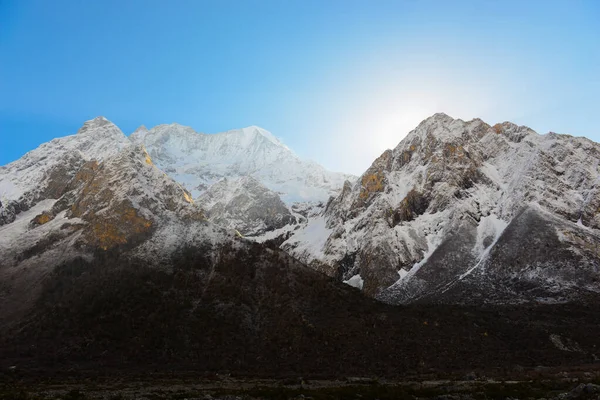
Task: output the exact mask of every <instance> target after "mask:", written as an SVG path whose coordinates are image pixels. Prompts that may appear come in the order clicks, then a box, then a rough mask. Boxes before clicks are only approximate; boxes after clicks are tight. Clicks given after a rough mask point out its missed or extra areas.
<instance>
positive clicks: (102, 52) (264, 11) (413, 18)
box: [0, 0, 600, 174]
mask: <svg viewBox="0 0 600 400" xmlns="http://www.w3.org/2000/svg"><path fill="white" fill-rule="evenodd" d="M598 65H600V2H598V1H595V0H592V1H577V0H568V1H563V2H561V1H546V0H544V1H533V0H532V1H473V2H468V1H446V0H443V1H401V0H394V1H384V0H377V1H350V0H340V1H334V0H326V1H323V0H319V1H307V0H302V1H295V0H294V1H253V0H250V1H242V0H237V1H223V0H219V1H208V0H206V1H199V0H193V1H183V0H179V1H175V2H168V1H148V0H143V1H122V0H119V1H108V0H105V1H97V2H93V1H64V0H57V1H45V0H43V1H25V0H18V1H11V0H2V1H0V140H1V143H0V165H4V164H6V163H8V162H10V161H13V160H15V159H17V158H19V157H20V156H21V155H23V154H24V153H25V152H27V151H29V150H31V149H33V148H35V147H36V146H38V145H39V144H41V143H43V142H46V141H48V140H51V139H52V138H54V137H59V136H64V135H67V134H72V133H75V132H76V131H77V129H78V128H79V127H80V126H81V124H82V123H83V122H84V121H85V120H88V119H91V118H93V117H95V116H98V115H103V116H105V117H107V118H108V119H110V120H111V121H113V122H114V123H116V124H117V125H118V126H119V127H120V128H121V129H122V130H123V131H124V132H125V133H126V134H129V133H131V132H132V131H133V130H135V128H137V126H139V125H141V124H144V125H146V126H147V127H151V126H154V125H157V124H162V123H171V122H178V123H180V124H183V125H188V126H191V127H192V128H194V129H195V130H196V131H199V132H206V133H216V132H221V131H226V130H230V129H234V128H241V127H246V126H250V125H258V126H261V127H263V128H265V129H267V130H269V131H271V132H272V133H273V134H274V135H275V136H277V137H279V138H280V139H281V140H282V141H283V142H284V143H285V144H287V145H288V146H289V147H290V148H292V149H293V150H294V151H295V152H296V153H297V154H298V155H300V156H301V157H303V158H307V159H312V160H314V161H317V162H319V163H321V164H322V165H324V166H325V167H327V168H329V169H331V170H335V171H342V172H348V173H354V174H360V173H361V172H363V171H364V170H365V169H366V168H367V167H368V166H369V165H370V163H371V162H372V161H373V159H374V158H375V157H377V156H378V155H380V154H381V153H382V152H383V151H384V150H385V149H386V148H392V147H394V146H396V145H397V143H398V142H399V141H400V140H401V139H402V138H403V137H404V136H405V135H406V134H407V133H408V131H409V130H411V129H412V128H414V127H415V126H416V125H417V124H418V123H419V122H420V121H421V120H422V119H424V118H426V117H427V116H429V115H431V114H433V113H435V112H445V113H447V114H449V115H451V116H452V117H455V118H461V119H465V120H467V119H472V118H475V117H479V118H482V119H484V120H485V121H486V122H489V123H492V124H493V123H496V122H501V121H506V120H510V121H513V122H515V123H518V124H523V125H527V126H530V127H531V128H533V129H534V130H536V131H538V132H539V133H546V132H548V131H554V132H559V133H568V134H572V135H576V136H587V137H589V138H591V139H593V140H595V141H599V140H600V128H599V124H598V122H597V120H598V117H597V115H598V110H600V96H598V93H600V76H599V75H600V74H599V72H600V69H599V67H598Z"/></svg>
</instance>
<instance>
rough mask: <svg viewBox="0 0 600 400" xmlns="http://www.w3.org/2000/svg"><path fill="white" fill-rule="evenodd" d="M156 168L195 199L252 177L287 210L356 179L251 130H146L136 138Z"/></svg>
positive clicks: (171, 127) (165, 127) (324, 196)
mask: <svg viewBox="0 0 600 400" xmlns="http://www.w3.org/2000/svg"><path fill="white" fill-rule="evenodd" d="M131 140H132V141H133V142H134V143H140V144H143V145H144V146H145V147H146V149H147V150H148V153H149V154H150V156H151V157H152V159H153V160H154V162H155V163H156V165H157V166H158V167H159V168H161V169H162V170H164V171H165V172H166V173H167V174H168V175H169V176H171V177H172V178H174V179H175V180H176V181H178V182H180V183H181V184H182V185H184V186H185V187H186V188H187V189H188V190H189V191H190V192H191V193H192V195H193V197H194V198H196V197H198V196H199V195H201V194H202V193H203V192H204V191H205V190H206V189H208V188H209V187H210V186H211V185H212V184H214V183H216V182H218V181H219V180H221V179H222V178H228V179H231V178H233V179H238V178H241V177H245V176H249V177H252V178H254V179H256V180H257V181H259V182H260V183H261V184H262V185H264V186H265V187H267V188H268V189H270V190H272V191H274V192H275V193H277V194H278V195H280V196H281V198H282V200H283V201H284V202H285V203H286V204H292V203H293V202H304V201H326V200H327V199H328V198H329V196H331V195H335V194H337V191H338V190H339V189H340V188H341V187H342V184H343V183H344V181H345V180H346V179H353V178H354V177H353V176H352V175H347V174H341V173H335V172H330V171H327V170H326V169H324V168H323V167H321V166H320V165H318V164H316V163H313V162H308V161H303V160H301V159H300V158H298V156H296V155H295V154H294V153H293V152H292V151H291V150H290V149H289V148H288V147H287V146H285V145H284V144H283V143H281V141H279V140H278V139H277V138H276V137H275V136H273V135H272V134H271V133H270V132H268V131H266V130H264V129H262V128H259V127H257V126H251V127H248V128H243V129H237V130H232V131H228V132H223V133H218V134H211V135H207V134H202V133H197V132H195V131H194V130H193V129H192V128H189V127H186V126H181V125H178V124H170V125H159V126H156V127H154V128H152V129H150V130H149V131H148V130H147V129H146V128H145V127H140V128H139V129H138V130H136V132H134V133H133V134H132V135H131Z"/></svg>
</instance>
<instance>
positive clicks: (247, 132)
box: [241, 125, 291, 151]
mask: <svg viewBox="0 0 600 400" xmlns="http://www.w3.org/2000/svg"><path fill="white" fill-rule="evenodd" d="M241 131H242V132H243V134H244V136H246V137H247V138H248V139H249V140H252V139H254V138H255V137H256V136H261V137H264V138H266V139H267V140H269V141H270V142H271V143H273V144H274V145H276V146H281V147H283V148H285V149H287V150H290V149H289V148H288V147H287V146H286V145H284V144H283V143H282V142H281V140H279V139H278V138H276V137H275V136H274V135H273V134H272V133H271V132H269V131H268V130H266V129H263V128H261V127H259V126H255V125H252V126H249V127H247V128H242V129H241ZM290 151H291V150H290Z"/></svg>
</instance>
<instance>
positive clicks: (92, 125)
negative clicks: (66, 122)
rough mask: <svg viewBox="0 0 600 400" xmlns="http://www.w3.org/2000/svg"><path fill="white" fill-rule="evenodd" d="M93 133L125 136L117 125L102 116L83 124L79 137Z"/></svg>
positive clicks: (78, 132)
mask: <svg viewBox="0 0 600 400" xmlns="http://www.w3.org/2000/svg"><path fill="white" fill-rule="evenodd" d="M92 133H93V134H103V133H110V134H115V133H120V134H121V135H122V134H123V132H121V130H120V129H119V128H118V127H117V126H116V125H115V124H113V123H112V122H111V121H109V120H108V119H106V118H105V117H102V116H99V117H96V118H94V119H90V120H88V121H85V122H84V123H83V126H82V127H81V128H79V130H78V131H77V134H78V135H85V134H92Z"/></svg>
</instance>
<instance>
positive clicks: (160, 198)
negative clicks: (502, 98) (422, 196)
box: [0, 119, 600, 377]
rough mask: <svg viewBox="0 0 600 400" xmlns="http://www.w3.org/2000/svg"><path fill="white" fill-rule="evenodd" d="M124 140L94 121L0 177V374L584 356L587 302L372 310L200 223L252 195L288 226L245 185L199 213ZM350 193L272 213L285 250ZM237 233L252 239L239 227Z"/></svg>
mask: <svg viewBox="0 0 600 400" xmlns="http://www.w3.org/2000/svg"><path fill="white" fill-rule="evenodd" d="M127 140H128V139H127V138H125V137H124V136H123V135H122V133H120V131H118V129H117V128H116V127H114V125H112V124H110V123H108V122H107V121H106V120H104V119H95V120H93V121H89V122H87V123H86V125H84V128H82V129H81V130H80V131H79V133H78V134H77V135H75V136H73V137H68V138H63V139H60V140H58V141H53V142H51V143H50V144H46V145H43V146H41V147H40V148H38V149H36V150H34V151H33V152H30V153H28V155H26V156H24V158H23V159H20V160H17V161H16V162H14V163H12V164H9V165H8V166H6V167H5V168H4V169H3V170H2V182H3V185H9V184H7V183H6V182H10V184H12V185H13V186H11V187H12V188H13V189H14V190H13V191H12V192H10V194H8V193H7V194H6V197H7V198H10V199H16V200H9V201H7V202H6V204H9V205H14V204H18V205H19V206H21V205H23V204H24V205H25V206H26V207H22V208H20V209H19V210H17V211H18V212H16V213H15V214H14V215H13V218H12V220H8V219H7V220H5V222H4V224H3V225H2V226H0V354H2V357H1V358H0V371H4V370H9V368H10V370H11V371H12V370H14V369H15V368H17V369H18V370H19V371H23V372H24V373H26V374H31V375H30V376H35V377H40V376H41V377H44V376H48V375H47V374H51V376H54V377H56V376H61V375H62V376H65V374H66V375H70V374H82V375H81V376H84V375H89V374H91V375H94V374H101V375H107V376H115V377H116V376H119V377H123V376H127V374H132V375H135V374H136V373H137V374H148V373H152V372H158V373H173V372H193V373H197V372H202V373H205V372H213V373H214V372H226V371H229V372H233V373H236V374H241V375H243V376H261V375H262V376H278V377H282V376H283V377H285V376H299V375H300V376H306V374H310V376H318V377H340V376H356V375H358V376H373V375H378V376H390V377H398V376H404V377H407V376H414V374H415V373H417V374H438V373H440V374H448V373H456V371H465V370H467V371H472V370H480V371H486V372H488V371H491V372H493V371H496V372H497V371H499V370H500V371H501V370H507V369H508V370H510V369H512V368H513V367H515V366H517V365H518V366H525V367H531V368H533V367H535V366H537V365H548V366H566V365H581V364H584V363H590V362H593V361H594V360H596V359H597V356H596V353H597V347H598V345H599V344H600V343H598V338H597V335H590V334H589V332H592V331H593V330H594V329H595V328H596V327H597V326H598V324H599V323H600V321H599V319H598V313H597V311H596V310H597V303H596V302H595V301H596V300H595V299H593V298H592V299H590V300H589V301H587V302H585V301H580V302H579V303H577V304H566V305H518V306H510V307H507V306H504V307H491V306H488V307H479V308H475V307H458V306H455V305H434V306H431V305H419V304H417V305H411V306H390V305H386V304H382V303H381V302H378V301H376V300H374V299H371V298H368V297H366V296H364V295H363V294H362V293H361V292H360V291H359V290H357V289H355V288H352V287H350V286H348V285H345V284H343V283H342V282H339V281H337V280H335V279H331V278H330V277H328V276H327V275H325V274H322V273H320V272H318V271H315V270H314V269H312V268H309V267H308V266H306V265H304V264H303V263H302V262H300V261H298V260H297V259H295V258H294V257H291V256H290V255H289V254H286V253H285V252H284V251H282V250H280V249H277V248H273V247H276V246H268V245H263V244H260V243H256V242H252V241H249V240H246V239H244V238H242V237H240V236H239V235H237V234H235V233H234V232H232V230H231V229H225V228H222V227H220V226H218V225H216V224H214V223H213V222H211V221H210V218H216V216H218V215H220V214H219V213H221V212H222V213H228V212H231V213H234V215H233V218H239V215H235V212H236V207H235V205H236V204H237V203H236V202H242V203H243V202H245V199H246V198H245V197H243V196H246V195H247V194H248V193H250V194H251V196H256V197H252V198H250V199H249V203H248V204H249V205H250V208H248V213H250V212H252V205H253V204H256V202H257V201H259V200H260V199H267V200H268V204H269V207H271V206H272V207H273V210H274V213H273V214H269V215H268V217H272V216H273V215H277V214H278V213H279V214H280V215H282V216H284V217H285V216H288V217H289V215H287V214H285V212H284V211H283V208H282V204H283V203H282V202H281V201H280V200H279V202H278V201H277V197H274V194H273V193H272V192H271V191H269V189H265V188H264V187H263V186H261V184H259V183H258V182H257V181H256V180H254V179H253V178H241V179H239V180H231V181H230V179H229V178H228V179H227V180H226V181H225V180H222V181H220V182H219V183H218V184H217V185H218V186H216V187H214V188H213V189H212V190H211V189H209V190H208V191H207V192H206V193H205V194H206V198H205V199H204V200H205V203H204V204H205V205H206V206H205V205H204V204H203V203H202V202H201V201H200V200H201V199H202V197H201V198H200V199H196V200H194V199H193V198H192V195H191V193H190V192H189V191H187V190H186V189H185V188H184V187H183V186H182V185H181V184H180V183H178V182H176V181H175V180H174V179H173V178H171V177H170V176H168V175H167V174H166V173H164V172H163V171H162V170H161V169H160V168H159V167H158V166H157V165H156V162H155V160H154V159H153V157H152V155H151V154H150V153H149V152H148V151H147V150H146V148H145V147H144V146H143V145H142V144H140V143H134V142H128V141H127ZM42 150H43V151H42ZM51 150H52V151H51ZM69 155H71V156H72V157H70V158H69ZM416 158H417V156H415V159H416ZM36 167H39V168H40V171H37V170H36ZM59 167H60V168H62V170H61V171H62V172H61V173H59V172H57V171H58V170H57V168H59ZM59 178H60V179H59ZM369 179H370V178H366V179H365V178H364V176H363V181H365V182H371V181H370V180H369ZM363 181H361V184H362V182H363ZM57 182H59V183H60V184H57ZM384 186H385V185H384ZM475 186H476V185H473V186H472V187H475ZM4 187H5V186H4ZM368 187H369V190H370V192H369V193H370V194H373V193H385V191H383V190H382V191H378V188H379V185H375V186H373V185H371V186H368ZM220 188H223V191H221V190H220ZM238 189H240V190H238ZM241 189H243V190H241ZM354 190H355V189H353V188H352V185H351V184H350V183H349V182H347V183H346V184H345V185H344V190H343V191H342V193H341V194H340V195H339V196H338V197H337V198H336V199H333V200H331V201H330V202H329V204H328V205H327V206H326V208H325V209H324V211H322V212H319V211H318V210H319V209H322V208H323V207H322V206H319V205H318V203H315V204H306V203H301V204H295V205H294V206H292V207H290V209H291V215H292V216H293V217H295V218H296V219H298V220H300V219H301V218H304V220H303V221H301V222H302V224H298V225H297V227H298V228H297V229H294V230H291V231H290V235H292V234H293V235H292V236H290V237H289V238H288V240H291V239H294V238H295V240H297V241H298V243H300V244H302V245H304V250H306V251H307V252H310V251H311V249H313V247H311V243H312V244H314V240H316V239H317V238H318V240H319V241H321V240H324V241H325V243H326V244H327V243H328V242H329V241H330V240H331V238H330V237H329V238H328V236H322V234H323V233H327V232H329V231H330V230H331V229H333V228H332V227H331V225H328V224H331V223H332V221H333V218H344V214H343V212H344V207H343V205H344V204H345V203H346V200H344V199H346V198H349V197H350V196H352V195H353V191H354ZM231 193H233V194H234V195H233V196H231V197H227V196H226V195H229V194H231ZM424 193H428V192H424ZM29 195H31V196H33V197H31V198H30V197H28V196H29ZM240 196H241V197H240ZM219 198H221V200H222V201H221V202H217V201H215V200H218V199H219ZM358 199H360V200H361V201H364V203H361V204H362V208H358V209H357V214H356V215H357V217H356V218H358V216H360V213H361V212H364V210H365V209H366V208H368V207H369V206H367V204H375V203H372V202H371V201H372V199H370V195H369V196H365V195H363V196H362V197H361V196H360V192H359V193H358ZM3 203H4V202H3ZM348 203H351V204H353V203H352V202H350V201H348ZM429 203H430V204H431V203H432V201H430V202H429ZM218 204H229V205H231V207H230V208H229V209H222V210H221V209H217V210H215V206H216V205H218ZM411 204H413V203H411ZM418 204H421V203H418ZM269 207H267V208H269ZM428 207H430V206H428ZM3 208H4V206H3ZM284 208H285V207H284ZM419 209H421V208H419ZM4 210H8V208H4ZM15 210H16V208H15ZM410 210H411V212H413V211H414V212H416V210H417V207H413V206H411V208H410ZM211 213H212V214H211ZM211 215H212V217H211ZM586 215H587V214H586ZM228 218H230V217H228ZM261 218H263V217H261ZM515 218H516V217H515ZM557 218H558V217H557ZM263 219H266V217H265V218H263ZM245 221H247V222H252V224H250V226H251V227H252V229H254V227H255V225H253V221H254V220H253V219H251V218H250V219H248V218H246V219H242V221H241V222H240V223H242V222H245ZM274 221H275V222H276V223H277V222H278V221H279V222H281V221H280V219H279V218H275V219H274ZM402 221H404V220H402ZM589 221H590V220H589V219H582V224H589V223H590V222H589ZM511 224H512V222H511ZM289 226H290V225H289V224H288V225H285V226H284V227H282V228H279V229H281V230H284V229H287V228H286V227H289ZM510 226H511V225H509V226H508V227H507V228H506V230H505V232H506V231H508V230H509V229H510ZM574 226H575V227H576V228H577V229H584V228H578V227H579V225H578V224H577V223H574ZM517 228H518V226H517V227H516V228H515V229H517ZM389 229H391V228H389ZM585 229H595V228H588V227H586V228H585ZM276 230H277V229H276ZM311 232H312V233H315V234H312V233H311ZM302 235H303V236H302ZM365 237H366V236H365ZM299 238H304V239H303V240H299ZM340 238H343V235H342V236H341V237H340ZM311 241H313V242H311ZM498 242H499V241H498ZM365 243H368V242H365ZM298 248H299V247H296V249H298ZM324 254H325V253H324ZM432 257H433V256H432ZM349 264H350V263H349V262H348V265H349ZM323 265H325V264H323ZM426 267H427V264H425V265H424V266H423V267H422V269H423V268H426ZM361 279H362V278H361ZM368 279H369V278H368V277H367V276H366V274H365V279H364V287H365V288H367V287H368V285H369V284H370V283H369V280H368ZM359 281H360V280H359V279H358V278H355V279H348V282H349V283H353V284H354V285H355V286H360V285H359V284H358V282H359ZM580 300H581V299H580ZM520 368H522V367H520Z"/></svg>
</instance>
